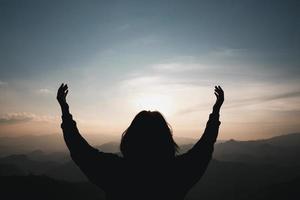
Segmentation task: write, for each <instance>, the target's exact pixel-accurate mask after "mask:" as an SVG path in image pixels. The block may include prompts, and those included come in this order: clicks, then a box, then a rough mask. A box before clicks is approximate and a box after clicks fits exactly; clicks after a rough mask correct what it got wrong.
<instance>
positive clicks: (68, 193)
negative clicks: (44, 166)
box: [0, 175, 104, 200]
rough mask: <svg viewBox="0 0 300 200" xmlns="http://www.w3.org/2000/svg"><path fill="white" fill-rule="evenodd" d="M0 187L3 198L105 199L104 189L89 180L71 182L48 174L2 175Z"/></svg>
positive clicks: (46, 199)
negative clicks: (101, 189) (50, 176)
mask: <svg viewBox="0 0 300 200" xmlns="http://www.w3.org/2000/svg"><path fill="white" fill-rule="evenodd" d="M0 188H1V194H0V199H3V200H6V199H7V200H15V199H16V200H17V199H18V200H19V199H31V200H41V199H43V200H48V199H49V200H54V199H57V200H59V199H61V200H66V199H72V200H83V199H85V200H96V199H97V200H101V199H104V196H103V193H102V191H100V190H99V189H98V188H96V187H95V186H94V185H92V184H90V183H88V182H82V183H71V182H66V181H59V180H54V179H51V178H49V177H46V176H34V175H29V176H1V177H0Z"/></svg>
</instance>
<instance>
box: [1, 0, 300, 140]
mask: <svg viewBox="0 0 300 200" xmlns="http://www.w3.org/2000/svg"><path fill="white" fill-rule="evenodd" d="M0 27H1V31H0V136H18V135H24V134H35V135H36V134H53V133H59V132H60V109H59V106H58V104H57V102H56V90H57V88H58V87H59V85H60V84H61V83H62V82H64V83H67V84H68V86H69V90H70V91H69V96H68V98H67V99H68V101H69V104H70V108H71V112H72V113H73V116H74V118H75V119H76V121H77V123H78V126H79V129H80V130H81V132H82V133H83V134H96V133H97V134H114V135H120V134H121V133H122V131H124V130H125V129H126V128H127V126H128V125H129V123H130V122H131V120H132V119H133V117H134V116H135V115H136V114H137V112H139V111H141V110H143V109H146V110H159V111H161V112H162V113H163V114H164V116H165V117H166V119H167V120H168V122H169V123H170V124H171V125H172V128H173V131H174V135H175V136H179V137H194V138H197V137H199V136H200V135H201V134H202V132H203V129H204V127H205V123H206V121H207V119H208V115H209V113H210V112H211V110H212V105H213V104H214V101H215V97H214V93H213V89H214V86H215V85H221V86H222V87H223V89H224V91H225V103H224V108H223V109H222V111H221V118H220V120H221V122H222V124H221V129H220V137H219V139H230V138H234V139H239V140H248V139H257V138H267V137H271V136H275V135H280V134H286V133H292V132H299V131H300V3H299V1H297V0H295V1H290V0H285V1H279V0H272V1H270V0H269V1H266V0H249V1H245V0H236V1H232V0H231V1H229V0H228V1H227V0H225V1H215V0H206V1H200V0H198V1H140V0H137V1H125V0H123V1H121V0H120V1H115V0H111V1H108V0H107V1H89V0H88V1H83V0H82V1H50V0H49V1H46V0H45V1H40V0H36V1H32V0H26V1H22V0H19V1H16V0H1V1H0Z"/></svg>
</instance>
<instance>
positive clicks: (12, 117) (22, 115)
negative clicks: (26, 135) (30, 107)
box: [0, 112, 59, 124]
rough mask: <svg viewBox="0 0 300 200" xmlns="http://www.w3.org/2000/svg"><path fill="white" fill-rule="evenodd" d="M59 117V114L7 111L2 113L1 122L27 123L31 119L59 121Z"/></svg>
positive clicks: (36, 120)
mask: <svg viewBox="0 0 300 200" xmlns="http://www.w3.org/2000/svg"><path fill="white" fill-rule="evenodd" d="M58 119H59V117H58V116H57V117H56V116H47V115H43V116H39V115H36V114H33V113H27V112H19V113H5V114H2V115H0V124H19V123H26V122H30V121H35V122H54V121H57V120H58Z"/></svg>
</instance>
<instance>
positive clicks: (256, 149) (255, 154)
mask: <svg viewBox="0 0 300 200" xmlns="http://www.w3.org/2000/svg"><path fill="white" fill-rule="evenodd" d="M299 155H300V133H293V134H287V135H281V136H277V137H273V138H270V139H264V140H253V141H236V140H229V141H227V142H223V143H220V144H216V145H215V151H214V158H216V159H218V160H225V161H238V162H250V163H276V164H283V165H286V164H300V160H299V159H298V158H299Z"/></svg>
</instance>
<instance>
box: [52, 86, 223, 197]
mask: <svg viewBox="0 0 300 200" xmlns="http://www.w3.org/2000/svg"><path fill="white" fill-rule="evenodd" d="M67 94H68V86H67V85H65V84H62V85H61V86H60V88H59V89H58V92H57V100H58V102H59V104H60V106H61V109H62V121H63V122H62V124H61V127H62V130H63V133H64V139H65V142H66V144H67V146H68V148H69V150H70V154H71V157H72V159H73V161H74V162H75V163H76V164H77V165H78V167H79V168H80V169H81V170H82V172H83V173H84V174H85V175H86V176H87V177H88V179H89V180H90V181H91V182H92V183H94V184H95V185H97V186H98V187H100V188H101V189H103V190H104V191H105V194H106V199H108V200H119V199H126V200H127V199H128V200H132V199H134V200H135V199H139V200H142V199H165V200H174V199H181V200H182V199H184V197H185V195H186V194H187V193H188V191H189V190H190V189H191V188H192V187H193V185H195V183H197V182H198V180H199V179H200V178H201V176H202V175H203V173H204V172H205V170H206V168H207V165H208V163H209V161H210V160H211V157H212V152H213V147H214V143H215V141H216V138H217V135H218V130H219V125H220V121H219V111H220V108H221V106H222V104H223V101H224V93H223V90H222V88H221V87H220V86H216V87H215V95H216V97H217V100H216V103H215V105H214V106H213V112H212V113H211V114H210V115H209V120H208V122H207V124H206V128H205V131H204V133H203V135H202V137H201V139H200V140H199V141H198V142H197V143H196V144H195V145H194V146H193V148H192V149H190V150H189V151H188V152H187V153H184V154H182V155H178V156H176V151H177V148H178V146H177V144H176V143H175V141H174V140H173V137H172V132H171V129H170V127H169V125H168V123H167V122H166V120H165V119H164V117H163V116H162V115H161V114H160V113H159V112H157V111H154V112H151V111H141V112H140V113H138V114H137V115H136V116H135V118H134V119H133V121H132V122H131V124H130V126H129V127H128V128H127V129H126V130H125V132H124V133H123V135H122V139H121V145H120V150H121V153H122V154H123V157H121V156H118V155H116V154H112V153H104V152H101V151H99V150H98V149H95V148H93V147H92V146H90V145H89V144H88V143H87V141H86V140H85V139H84V138H83V137H82V136H81V135H80V133H79V131H78V129H77V126H76V122H75V121H74V120H73V119H72V115H71V114H70V112H69V106H68V104H67V102H66V96H67Z"/></svg>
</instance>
